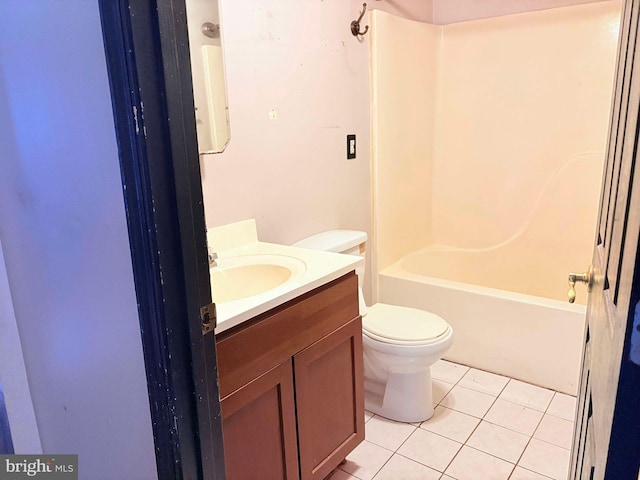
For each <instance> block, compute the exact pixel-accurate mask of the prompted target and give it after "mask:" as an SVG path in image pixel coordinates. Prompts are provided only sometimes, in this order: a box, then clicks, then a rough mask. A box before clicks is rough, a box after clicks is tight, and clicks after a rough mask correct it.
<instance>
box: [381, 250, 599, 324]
mask: <svg viewBox="0 0 640 480" xmlns="http://www.w3.org/2000/svg"><path fill="white" fill-rule="evenodd" d="M412 253H413V252H412ZM404 258H406V255H405V256H404V257H403V258H401V259H400V260H398V261H397V262H395V263H394V264H392V265H391V266H389V267H386V268H384V269H383V270H381V271H379V272H378V273H377V275H376V277H377V278H376V284H377V286H378V292H379V291H380V290H379V288H380V287H379V285H380V282H379V277H380V276H381V275H389V276H393V277H400V278H404V279H407V280H412V281H416V282H419V283H426V284H430V285H436V286H438V287H442V288H451V289H456V290H462V291H464V292H468V293H476V294H482V295H487V296H490V297H493V298H503V299H504V298H506V299H508V300H512V301H515V302H522V303H526V304H528V305H540V304H544V305H545V306H548V307H550V308H555V309H558V310H564V311H567V312H573V313H580V314H583V315H586V313H587V305H583V304H580V303H578V304H575V303H569V301H568V300H567V301H566V302H564V301H562V300H556V299H554V298H547V297H539V296H536V295H529V294H526V293H520V292H512V291H509V290H501V289H499V288H493V287H485V286H483V285H475V284H473V283H465V282H459V281H455V280H446V279H443V278H439V277H433V276H431V275H425V274H421V273H414V272H411V271H409V270H407V269H406V268H404V267H403V266H402V262H403V260H404Z"/></svg>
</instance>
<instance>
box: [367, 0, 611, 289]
mask: <svg viewBox="0 0 640 480" xmlns="http://www.w3.org/2000/svg"><path fill="white" fill-rule="evenodd" d="M619 6H620V4H619V3H618V2H602V3H591V4H588V5H581V6H573V7H564V8H557V9H552V10H544V11H538V12H531V13H526V14H517V15H510V16H503V17H497V18H490V19H483V20H475V21H470V22H464V23H457V24H451V25H445V26H442V27H433V26H430V25H425V26H422V27H423V29H422V31H421V32H420V34H419V35H420V36H421V40H418V39H412V40H410V41H409V42H408V45H410V44H414V45H416V44H419V45H422V49H421V50H420V51H417V52H416V54H415V57H414V60H413V63H412V62H411V61H409V60H407V61H405V62H404V64H400V63H399V62H400V61H401V60H398V59H396V58H395V56H398V55H397V54H396V53H394V51H393V49H390V50H388V51H384V50H381V49H377V50H376V46H377V45H378V43H374V45H373V46H372V52H373V58H372V65H373V66H374V71H376V70H375V65H379V64H381V63H382V62H388V61H393V62H395V63H394V64H393V65H392V64H390V65H392V66H391V68H392V72H382V73H380V72H377V71H376V74H378V75H382V78H383V79H384V78H385V77H384V76H385V75H387V76H388V78H389V79H392V80H393V81H392V82H388V83H386V84H385V85H386V87H385V88H384V89H378V90H374V95H373V97H374V105H377V104H384V105H390V106H392V107H393V108H395V107H398V106H402V107H400V108H398V109H396V110H394V111H393V113H392V114H387V113H384V114H382V113H383V110H381V111H380V112H376V111H375V110H374V118H373V124H374V125H376V127H377V134H376V138H375V142H374V146H375V148H374V151H373V156H374V165H375V166H374V171H375V175H374V180H375V181H376V184H375V185H376V189H375V192H376V194H375V195H374V196H375V203H374V205H375V208H376V221H377V223H376V225H377V227H376V232H377V237H378V239H379V244H378V247H379V249H378V253H377V260H378V267H379V269H382V268H384V267H385V266H387V265H388V264H389V263H391V262H393V261H394V260H395V259H397V258H399V257H400V256H402V255H403V254H405V253H408V252H409V251H411V250H412V249H415V248H416V245H418V246H420V244H421V245H422V246H427V245H444V246H447V247H458V248H463V249H472V250H478V249H490V248H494V247H498V246H501V245H502V246H506V245H508V247H505V250H506V255H507V256H506V257H505V258H504V261H505V262H517V261H518V260H519V259H521V260H523V261H524V263H523V265H525V264H526V265H533V266H534V267H535V266H538V265H540V264H542V263H545V264H547V266H548V267H549V269H552V270H553V272H552V274H550V273H549V271H550V270H549V269H547V271H546V273H545V274H544V275H543V276H542V277H541V278H538V279H536V280H535V282H538V283H539V282H546V281H548V279H549V277H550V276H552V277H553V278H554V279H555V280H554V281H557V282H558V285H557V286H558V288H561V289H564V285H566V272H567V271H569V270H580V269H583V268H586V265H587V264H588V262H589V260H590V258H591V248H592V243H593V236H594V230H595V216H596V213H597V202H598V197H599V189H600V176H601V170H602V161H603V156H604V151H605V145H606V135H607V126H608V121H609V109H610V98H611V92H612V81H613V71H614V63H615V53H616V44H617V36H618V24H619ZM436 11H437V5H436ZM381 17H382V16H381ZM385 25H386V27H385V29H384V30H383V29H381V28H379V29H378V34H380V35H382V34H384V35H385V36H386V37H387V38H386V39H385V40H382V39H380V40H379V43H380V44H383V43H384V44H386V43H387V42H402V41H403V39H404V38H405V36H406V35H408V33H407V32H409V31H413V30H416V29H417V27H416V25H415V24H414V22H409V21H406V20H400V19H395V20H394V21H393V22H392V21H386V22H385ZM376 26H378V24H376ZM387 27H388V28H387ZM433 29H438V30H439V31H440V36H438V34H434V33H433ZM416 31H417V30H416ZM372 38H373V39H377V38H378V37H377V36H374V37H372ZM397 45H400V43H398V44H397ZM425 45H427V46H425ZM400 48H401V49H403V48H407V47H406V46H405V47H400ZM414 49H415V47H414ZM434 51H435V52H436V53H435V58H436V59H437V62H436V65H435V68H434V71H435V78H436V81H435V85H434V82H433V76H434V74H431V75H429V78H425V74H424V72H423V70H424V66H425V65H428V66H431V65H433V60H432V58H433V55H434V54H433V52H434ZM425 52H430V53H429V54H428V55H427V54H425ZM379 57H381V58H382V59H380V58H379ZM416 77H417V78H420V79H421V80H420V81H421V82H422V88H420V87H419V86H418V87H417V88H413V87H411V85H410V83H409V81H408V80H407V79H408V78H410V79H415V78H416ZM373 83H374V85H375V84H380V85H383V82H382V81H380V80H374V81H373ZM409 88H413V90H411V91H408V89H409ZM426 92H432V95H433V96H434V98H435V108H433V105H434V100H433V99H432V98H431V97H429V96H428V95H426ZM407 98H414V99H415V102H414V103H413V105H412V104H411V102H407V101H406V99H407ZM402 108H405V111H404V112H402V111H401V110H402ZM376 113H377V114H376ZM429 114H430V115H433V119H432V124H433V130H432V131H429V130H428V128H425V129H424V130H423V131H422V133H421V134H418V135H415V136H413V137H411V138H409V137H408V136H407V137H403V136H402V134H403V132H404V130H402V129H401V132H400V133H398V132H397V131H396V130H397V123H398V122H400V121H401V119H402V118H410V119H412V121H415V119H413V117H415V116H419V117H420V118H421V120H419V122H422V124H423V125H428V124H429V120H427V119H425V118H424V116H425V115H429ZM409 123H411V122H409ZM405 128H408V127H405ZM431 139H433V141H432V140H431ZM397 140H400V141H399V142H398V141H397ZM407 142H409V143H407ZM394 143H398V144H399V145H403V146H404V147H406V146H407V145H410V146H411V148H413V149H415V150H416V151H418V152H419V156H420V157H421V158H420V159H416V158H410V157H406V156H404V157H400V156H399V155H397V153H396V152H394V151H393V148H388V149H385V145H387V144H388V145H393V144H394ZM429 143H432V150H431V151H429V150H428V149H427V151H426V153H425V152H424V151H422V150H421V149H423V148H425V146H427V145H428V144H429ZM425 175H426V177H425ZM380 179H383V180H380ZM387 182H388V183H393V182H399V183H400V184H399V185H398V184H396V185H388V184H387ZM414 192H417V193H414ZM407 196H408V197H409V198H406V197H407ZM412 199H413V202H412ZM394 204H395V205H397V206H398V207H401V208H397V209H395V210H393V206H394ZM425 208H426V209H427V211H426V212H425ZM387 209H388V210H387ZM398 215H402V222H400V221H399V220H398V218H396V216H398ZM412 222H413V228H412V226H411V225H412ZM425 222H427V225H425ZM400 223H402V225H400ZM425 237H426V238H427V241H424V240H423V239H425ZM522 270H523V271H527V270H528V269H527V268H525V267H523V269H522ZM535 282H534V283H535ZM504 283H506V284H508V283H509V280H508V279H506V280H505V282H504Z"/></svg>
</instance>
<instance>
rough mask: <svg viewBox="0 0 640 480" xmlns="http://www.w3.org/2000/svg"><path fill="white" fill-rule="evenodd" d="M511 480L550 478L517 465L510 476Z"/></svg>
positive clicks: (546, 479)
mask: <svg viewBox="0 0 640 480" xmlns="http://www.w3.org/2000/svg"><path fill="white" fill-rule="evenodd" d="M509 480H549V477H545V476H544V475H540V474H539V473H536V472H532V471H531V470H526V469H524V468H522V467H518V466H516V468H514V470H513V473H512V474H511V476H510V477H509Z"/></svg>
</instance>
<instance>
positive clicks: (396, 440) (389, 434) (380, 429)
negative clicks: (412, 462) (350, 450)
mask: <svg viewBox="0 0 640 480" xmlns="http://www.w3.org/2000/svg"><path fill="white" fill-rule="evenodd" d="M416 428H417V427H416V426H415V425H411V424H409V423H401V422H394V421H393V420H389V419H387V418H384V417H379V416H375V417H373V418H372V419H371V420H369V421H368V422H367V423H365V425H364V431H365V434H364V438H366V439H367V440H368V441H369V442H371V443H375V444H376V445H379V446H381V447H384V448H386V449H388V450H393V451H394V452H395V451H396V450H397V449H398V447H399V446H400V445H402V443H403V442H404V441H405V440H406V439H407V438H409V435H411V434H412V433H413V431H414V430H415V429H416Z"/></svg>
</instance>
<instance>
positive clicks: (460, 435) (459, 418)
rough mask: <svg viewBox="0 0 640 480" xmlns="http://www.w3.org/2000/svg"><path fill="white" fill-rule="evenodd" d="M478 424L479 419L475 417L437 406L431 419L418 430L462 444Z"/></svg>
mask: <svg viewBox="0 0 640 480" xmlns="http://www.w3.org/2000/svg"><path fill="white" fill-rule="evenodd" d="M478 423H480V419H479V418H477V417H473V416H471V415H467V414H466V413H462V412H458V411H456V410H451V409H450V408H446V407H443V406H438V407H436V409H435V413H434V414H433V417H431V418H430V419H429V420H426V421H424V422H422V424H421V425H420V428H424V429H425V430H428V431H430V432H433V433H437V434H438V435H442V436H443V437H447V438H450V439H451V440H455V441H456V442H460V443H464V442H466V441H467V439H468V438H469V436H470V435H471V433H472V432H473V430H474V429H475V428H476V427H477V426H478Z"/></svg>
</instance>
